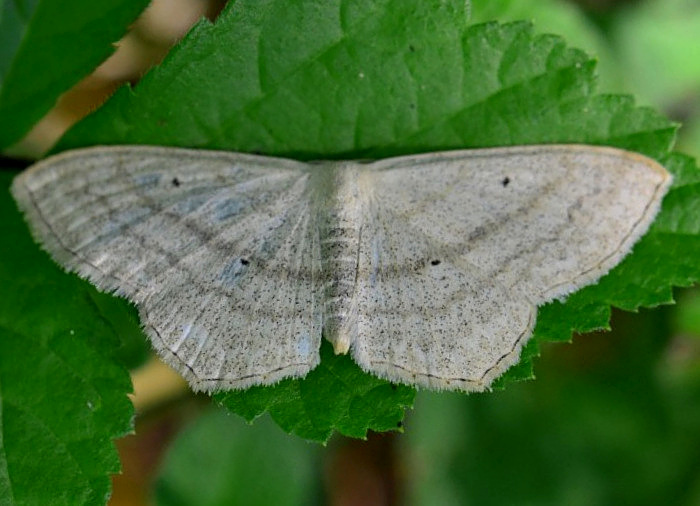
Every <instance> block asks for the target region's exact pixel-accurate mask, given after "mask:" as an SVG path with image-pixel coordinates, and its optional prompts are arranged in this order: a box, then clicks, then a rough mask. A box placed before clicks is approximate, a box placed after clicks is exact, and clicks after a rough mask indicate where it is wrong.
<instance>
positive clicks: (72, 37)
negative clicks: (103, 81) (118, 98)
mask: <svg viewBox="0 0 700 506" xmlns="http://www.w3.org/2000/svg"><path fill="white" fill-rule="evenodd" d="M148 3H149V0H101V1H99V2H94V1H93V0H6V1H5V2H0V149H1V148H5V147H7V146H9V145H10V144H12V143H13V142H16V141H18V140H19V139H20V138H21V137H22V136H23V135H24V134H25V133H27V131H28V130H29V129H30V128H31V127H32V125H33V124H34V123H36V121H38V120H39V118H41V117H42V116H43V115H44V114H45V113H46V112H47V111H48V110H49V109H50V108H51V107H52V106H53V105H54V103H55V102H56V100H57V99H58V96H59V95H60V94H61V93H63V92H64V91H66V90H67V89H68V88H70V87H71V86H72V85H74V84H75V83H77V82H78V81H79V80H80V79H82V78H83V77H84V76H86V75H87V74H89V73H90V72H91V71H92V70H93V69H94V68H95V67H96V66H97V65H98V64H100V63H101V62H102V61H103V60H104V59H105V58H107V57H108V56H109V55H110V54H111V53H112V52H113V51H114V46H113V44H114V43H115V42H116V41H117V40H119V39H120V38H121V36H122V35H123V34H124V32H126V29H127V27H128V26H129V24H130V23H132V22H133V21H134V19H135V18H136V16H137V15H138V14H139V13H140V12H141V11H142V10H143V9H144V8H145V7H146V6H147V5H148Z"/></svg>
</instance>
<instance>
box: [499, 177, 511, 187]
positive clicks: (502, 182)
mask: <svg viewBox="0 0 700 506" xmlns="http://www.w3.org/2000/svg"><path fill="white" fill-rule="evenodd" d="M508 183H510V178H509V177H504V178H503V181H501V184H502V185H503V187H504V188H505V187H506V186H508Z"/></svg>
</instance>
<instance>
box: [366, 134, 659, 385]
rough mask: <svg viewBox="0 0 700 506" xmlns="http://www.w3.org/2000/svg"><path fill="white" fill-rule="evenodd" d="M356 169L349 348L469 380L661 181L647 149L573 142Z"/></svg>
mask: <svg viewBox="0 0 700 506" xmlns="http://www.w3.org/2000/svg"><path fill="white" fill-rule="evenodd" d="M360 178H361V180H362V179H364V181H363V184H362V186H363V188H364V189H365V191H363V192H362V193H363V194H364V195H366V199H367V204H366V205H365V206H364V207H365V209H366V210H367V215H366V217H365V219H364V220H363V223H364V228H363V230H362V237H363V240H362V243H361V246H360V255H359V258H360V260H359V273H358V276H357V278H358V283H357V294H358V295H357V299H358V300H357V305H358V307H360V308H362V310H361V311H360V316H359V318H358V329H357V336H356V341H355V342H354V343H353V345H352V348H353V355H354V358H355V360H356V361H357V362H358V363H359V364H360V365H361V366H362V367H363V368H364V369H366V370H369V371H373V372H374V373H375V374H379V375H380V376H383V377H386V378H390V379H392V380H395V381H396V380H398V381H403V382H408V383H413V384H418V385H421V386H426V387H430V388H437V389H461V390H477V391H479V390H484V389H485V388H487V387H488V386H489V385H490V384H491V383H492V382H493V380H494V379H496V378H497V377H498V376H500V375H501V374H502V373H503V372H505V370H506V369H508V368H509V367H510V366H512V365H513V364H515V363H517V361H518V359H519V357H520V350H521V348H522V346H523V345H524V344H525V342H526V341H527V340H528V338H529V337H530V336H531V335H532V331H533V327H534V324H535V317H536V310H537V306H538V305H541V304H543V303H545V302H548V301H550V300H552V299H554V298H563V297H564V296H566V295H568V294H569V293H571V292H573V291H575V290H577V289H579V288H581V287H582V286H585V285H588V284H591V283H593V282H595V281H597V280H598V279H599V278H600V277H601V276H602V275H603V274H605V273H607V272H608V271H609V270H610V269H611V268H612V267H614V266H615V265H617V264H618V263H619V262H620V261H621V260H622V258H623V257H624V256H625V255H626V254H627V253H628V252H629V251H630V249H631V247H632V245H633V244H634V243H635V242H636V241H637V240H638V239H639V237H640V236H641V235H643V234H644V233H645V232H646V230H647V229H648V227H649V225H650V223H651V222H652V221H653V219H654V216H655V215H656V213H657V211H658V209H659V206H660V203H661V200H662V198H663V195H664V194H665V193H666V191H667V189H668V186H669V184H670V182H671V177H670V175H669V174H668V172H667V171H666V170H665V169H664V168H663V167H661V166H660V165H659V164H657V163H656V162H654V161H652V160H650V159H648V158H645V157H642V156H640V155H636V154H634V153H629V152H625V151H621V150H618V149H612V148H602V147H594V146H576V145H562V146H552V145H547V146H527V147H513V148H497V149H483V150H473V151H456V152H444V153H430V154H426V155H418V156H412V157H405V158H396V159H388V160H383V161H379V162H375V163H374V164H373V166H372V168H371V170H369V171H367V172H365V173H364V174H363V175H361V176H360Z"/></svg>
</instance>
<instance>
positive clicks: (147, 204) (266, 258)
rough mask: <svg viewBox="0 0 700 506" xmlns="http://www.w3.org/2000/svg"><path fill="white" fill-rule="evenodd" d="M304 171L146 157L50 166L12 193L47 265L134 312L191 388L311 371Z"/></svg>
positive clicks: (124, 152) (195, 157) (151, 152)
mask: <svg viewBox="0 0 700 506" xmlns="http://www.w3.org/2000/svg"><path fill="white" fill-rule="evenodd" d="M307 191H308V170H307V167H306V166H305V165H303V164H300V163H296V162H293V161H290V160H275V163H274V164H273V166H270V163H269V160H268V159H265V158H262V157H255V156H247V155H241V154H234V153H220V152H213V151H209V152H208V151H191V150H172V149H166V148H157V147H116V148H104V149H100V148H97V149H87V150H79V151H73V152H67V153H65V154H61V155H58V156H56V157H53V158H51V159H49V160H47V161H45V162H43V164H42V163H40V164H38V165H37V166H35V168H34V169H31V170H29V171H27V172H25V173H24V174H23V175H22V176H20V177H19V178H17V179H16V180H15V183H14V185H13V192H14V195H15V197H16V199H17V200H18V202H19V203H20V205H21V207H22V208H23V210H24V211H25V213H26V216H27V218H28V220H29V222H30V223H31V224H32V228H33V230H34V233H35V236H36V237H37V238H38V239H39V240H40V241H41V242H42V243H43V245H44V247H45V248H46V249H47V250H48V251H49V252H50V253H51V254H52V255H53V257H54V258H55V259H56V260H57V261H58V262H59V263H60V264H62V265H64V266H66V267H67V268H68V269H69V270H72V271H76V272H77V273H78V274H80V275H81V276H83V277H86V278H88V279H89V280H91V281H92V282H93V283H94V284H95V285H96V286H98V287H99V288H101V289H104V290H109V291H113V292H116V293H117V294H119V295H122V296H125V297H126V298H128V299H129V300H131V301H133V302H134V303H135V304H136V306H137V307H138V308H139V312H140V317H141V322H142V324H143V326H144V329H145V330H146V333H147V334H148V335H149V337H150V339H151V341H152V343H153V345H154V347H155V348H156V350H157V351H158V352H159V354H160V355H161V356H162V357H163V358H164V359H165V360H166V361H167V362H168V363H170V364H171V365H172V366H173V367H175V368H176V369H177V370H178V371H179V372H180V373H181V374H183V375H184V376H185V377H186V378H187V380H188V381H189V382H190V384H191V385H192V386H193V388H195V389H198V390H211V389H214V388H222V386H223V387H228V388H245V387H247V386H249V385H253V384H259V383H273V382H275V381H279V380H280V379H282V378H284V377H289V376H303V375H304V374H306V373H307V372H308V371H310V370H311V369H313V368H314V367H315V366H316V365H317V364H318V362H319V360H320V355H319V347H320V341H321V314H320V309H319V308H320V305H319V304H320V301H319V300H318V297H319V293H318V290H317V286H316V285H317V280H316V279H315V277H316V276H317V272H318V268H319V257H318V255H319V250H318V237H317V236H316V235H315V234H316V227H315V226H314V223H313V218H314V216H313V213H311V212H310V211H309V205H310V200H309V197H308V194H307Z"/></svg>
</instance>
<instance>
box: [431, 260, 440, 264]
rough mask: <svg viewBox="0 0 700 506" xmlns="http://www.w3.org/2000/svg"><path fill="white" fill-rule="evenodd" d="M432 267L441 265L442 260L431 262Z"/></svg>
mask: <svg viewBox="0 0 700 506" xmlns="http://www.w3.org/2000/svg"><path fill="white" fill-rule="evenodd" d="M430 265H440V260H437V259H436V260H431V261H430Z"/></svg>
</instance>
